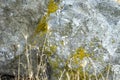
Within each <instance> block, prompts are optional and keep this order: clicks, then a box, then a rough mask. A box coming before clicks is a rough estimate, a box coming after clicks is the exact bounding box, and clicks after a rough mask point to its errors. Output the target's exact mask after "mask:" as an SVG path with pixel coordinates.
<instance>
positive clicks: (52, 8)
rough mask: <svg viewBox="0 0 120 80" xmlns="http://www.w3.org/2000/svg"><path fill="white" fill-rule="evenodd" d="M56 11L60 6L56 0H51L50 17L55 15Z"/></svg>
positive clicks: (49, 6) (49, 5)
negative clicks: (51, 14)
mask: <svg viewBox="0 0 120 80" xmlns="http://www.w3.org/2000/svg"><path fill="white" fill-rule="evenodd" d="M56 10H58V4H57V3H56V2H55V1H54V0H50V1H49V4H48V12H47V13H48V15H49V14H50V13H54V12H55V11H56Z"/></svg>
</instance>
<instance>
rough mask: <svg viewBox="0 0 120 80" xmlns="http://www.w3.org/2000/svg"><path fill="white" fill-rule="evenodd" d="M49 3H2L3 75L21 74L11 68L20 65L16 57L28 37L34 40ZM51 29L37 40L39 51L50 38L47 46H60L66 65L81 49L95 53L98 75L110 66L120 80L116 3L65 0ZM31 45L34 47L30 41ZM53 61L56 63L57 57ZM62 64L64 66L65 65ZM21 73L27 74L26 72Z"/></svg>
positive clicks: (54, 15)
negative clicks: (115, 66)
mask: <svg viewBox="0 0 120 80" xmlns="http://www.w3.org/2000/svg"><path fill="white" fill-rule="evenodd" d="M48 1H49V0H1V1H0V69H1V70H0V71H1V72H2V70H3V72H6V73H7V72H8V73H10V72H11V71H14V70H15V71H16V73H17V69H18V66H17V67H16V66H15V68H14V70H13V67H11V65H12V66H13V65H17V64H18V59H17V60H16V57H18V55H21V54H23V53H24V50H25V47H26V36H27V37H28V39H31V37H30V36H31V35H32V34H33V32H34V29H35V28H36V26H37V24H38V22H39V20H40V19H41V18H42V16H43V15H44V14H46V11H47V4H48ZM48 27H49V32H48V33H47V36H43V37H42V38H35V41H36V42H37V45H35V46H36V47H38V46H40V47H42V46H43V43H44V40H45V38H46V39H47V45H49V46H51V45H54V46H57V48H56V52H55V55H57V56H59V57H60V58H61V59H63V60H64V61H65V60H66V59H67V58H68V57H69V55H71V54H72V53H74V52H75V50H76V49H77V48H79V47H83V48H84V49H85V50H86V51H87V53H89V54H92V53H94V57H96V60H94V63H95V65H97V66H95V67H96V70H98V73H99V71H102V70H103V69H104V68H105V67H106V66H107V65H108V63H110V65H112V66H111V67H113V68H112V69H115V70H112V72H113V73H115V77H116V78H114V76H113V75H112V78H114V79H113V80H119V77H120V76H119V74H117V73H116V68H114V65H120V35H119V34H120V4H119V3H117V2H115V1H114V0H61V1H60V4H59V9H58V10H57V11H56V12H55V13H52V14H50V17H49V19H48ZM33 40H34V39H33ZM41 43H42V44H41ZM28 44H31V42H29V40H28ZM47 47H48V46H47ZM33 53H34V52H33ZM25 59H26V58H25V56H24V57H23V59H22V60H23V61H21V62H22V63H26V62H24V60H25ZM35 59H36V58H35ZM51 59H52V60H54V57H51ZM12 60H15V63H13V64H11V63H12ZM33 61H34V59H33ZM61 64H62V66H64V63H63V62H61V63H60V65H61ZM3 67H4V69H3ZM99 67H100V68H99ZM117 69H118V68H117ZM5 70H6V71H5ZM91 70H92V69H91ZM117 71H119V70H117ZM21 72H23V73H21V74H24V69H23V71H22V70H21ZM112 78H110V80H112Z"/></svg>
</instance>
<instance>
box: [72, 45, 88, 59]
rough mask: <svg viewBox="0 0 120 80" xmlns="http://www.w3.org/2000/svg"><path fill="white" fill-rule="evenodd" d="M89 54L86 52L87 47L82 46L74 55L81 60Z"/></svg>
mask: <svg viewBox="0 0 120 80" xmlns="http://www.w3.org/2000/svg"><path fill="white" fill-rule="evenodd" d="M88 56H89V54H87V53H86V51H85V49H84V48H82V47H80V48H78V49H77V50H76V52H75V53H74V55H73V58H74V59H77V58H79V59H80V60H83V58H85V57H88Z"/></svg>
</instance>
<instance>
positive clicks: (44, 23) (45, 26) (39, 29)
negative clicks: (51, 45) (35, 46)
mask: <svg viewBox="0 0 120 80" xmlns="http://www.w3.org/2000/svg"><path fill="white" fill-rule="evenodd" d="M47 30H48V24H47V15H45V16H43V18H42V19H41V20H40V22H39V23H38V26H37V27H36V29H35V32H34V36H36V35H37V34H38V33H40V32H47Z"/></svg>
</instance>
